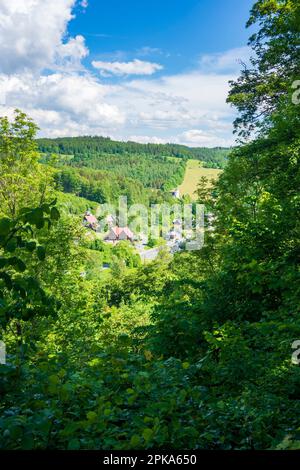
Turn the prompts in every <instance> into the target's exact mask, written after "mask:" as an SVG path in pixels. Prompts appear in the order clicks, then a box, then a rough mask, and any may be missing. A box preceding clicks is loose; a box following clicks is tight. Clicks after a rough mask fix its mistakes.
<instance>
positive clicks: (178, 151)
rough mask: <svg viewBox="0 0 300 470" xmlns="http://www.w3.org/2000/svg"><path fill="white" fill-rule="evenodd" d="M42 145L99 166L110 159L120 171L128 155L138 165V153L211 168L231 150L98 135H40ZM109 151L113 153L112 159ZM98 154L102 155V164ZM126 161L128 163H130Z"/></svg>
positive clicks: (111, 165) (141, 156)
mask: <svg viewBox="0 0 300 470" xmlns="http://www.w3.org/2000/svg"><path fill="white" fill-rule="evenodd" d="M38 145H39V149H40V151H41V152H43V153H45V154H51V153H55V154H62V155H70V156H72V157H74V160H73V162H74V164H81V165H88V166H91V167H94V168H98V169H99V164H101V165H102V164H103V163H105V161H106V164H107V165H108V167H107V169H111V168H113V169H114V170H115V169H116V171H118V166H119V165H121V164H122V161H123V159H124V156H126V157H127V159H129V162H128V164H133V165H134V166H137V164H138V161H137V158H136V156H137V155H138V156H139V159H141V160H143V163H144V164H146V162H147V161H145V160H146V157H148V161H150V162H151V163H152V164H153V163H154V162H155V161H168V159H167V158H166V157H175V158H182V159H188V158H195V159H197V160H201V161H203V162H204V164H205V165H207V166H209V167H210V168H224V167H225V165H226V161H227V156H228V154H229V149H226V148H221V147H216V148H205V147H200V148H199V147H195V148H193V147H186V146H184V145H178V144H139V143H137V142H118V141H114V140H111V139H110V138H109V137H98V136H94V137H91V136H83V137H61V138H57V139H38ZM106 155H109V159H107V157H106ZM119 156H122V159H121V158H117V157H119ZM153 157H156V158H153ZM98 158H99V159H101V161H100V163H99V164H98V162H97V159H98ZM125 165H126V166H127V163H126V164H125ZM102 168H103V167H102V166H101V169H102ZM120 170H121V171H124V170H125V172H126V171H128V170H127V168H126V167H125V168H120ZM149 173H150V171H149ZM125 174H127V173H125ZM148 178H149V175H148Z"/></svg>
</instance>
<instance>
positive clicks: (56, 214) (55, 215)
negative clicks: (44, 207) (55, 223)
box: [50, 207, 60, 220]
mask: <svg viewBox="0 0 300 470" xmlns="http://www.w3.org/2000/svg"><path fill="white" fill-rule="evenodd" d="M50 217H51V219H52V220H58V219H59V218H60V213H59V211H58V209H57V208H56V207H52V208H51V212H50Z"/></svg>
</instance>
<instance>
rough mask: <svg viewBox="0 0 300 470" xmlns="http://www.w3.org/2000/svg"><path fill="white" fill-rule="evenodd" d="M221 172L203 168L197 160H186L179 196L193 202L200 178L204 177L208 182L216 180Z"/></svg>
mask: <svg viewBox="0 0 300 470" xmlns="http://www.w3.org/2000/svg"><path fill="white" fill-rule="evenodd" d="M221 172H222V170H217V169H214V168H203V166H202V163H201V162H200V161H199V160H188V162H187V166H186V171H185V176H184V180H183V183H182V184H181V185H180V186H179V191H180V194H181V195H182V196H183V195H186V194H187V195H189V196H190V197H191V198H192V200H195V199H196V197H195V191H196V190H197V186H198V184H199V181H200V178H201V177H202V176H205V177H206V178H208V179H209V180H210V181H213V180H216V179H218V176H219V175H220V173H221Z"/></svg>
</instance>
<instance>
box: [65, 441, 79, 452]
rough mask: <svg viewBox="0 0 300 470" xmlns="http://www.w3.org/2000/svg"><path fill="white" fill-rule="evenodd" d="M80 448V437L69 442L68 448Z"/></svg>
mask: <svg viewBox="0 0 300 470" xmlns="http://www.w3.org/2000/svg"><path fill="white" fill-rule="evenodd" d="M77 449H80V442H79V440H78V439H72V440H71V441H69V443H68V450H77Z"/></svg>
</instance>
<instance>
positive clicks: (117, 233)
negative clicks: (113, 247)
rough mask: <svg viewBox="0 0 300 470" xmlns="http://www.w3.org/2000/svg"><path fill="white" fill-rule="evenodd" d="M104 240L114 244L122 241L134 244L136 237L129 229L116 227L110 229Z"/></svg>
mask: <svg viewBox="0 0 300 470" xmlns="http://www.w3.org/2000/svg"><path fill="white" fill-rule="evenodd" d="M104 240H105V241H107V242H112V243H117V242H118V241H121V240H128V241H130V242H133V240H134V235H133V233H132V231H131V230H130V229H129V228H128V227H118V226H114V227H111V228H110V230H109V232H108V234H107V235H106V237H105V239H104Z"/></svg>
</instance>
